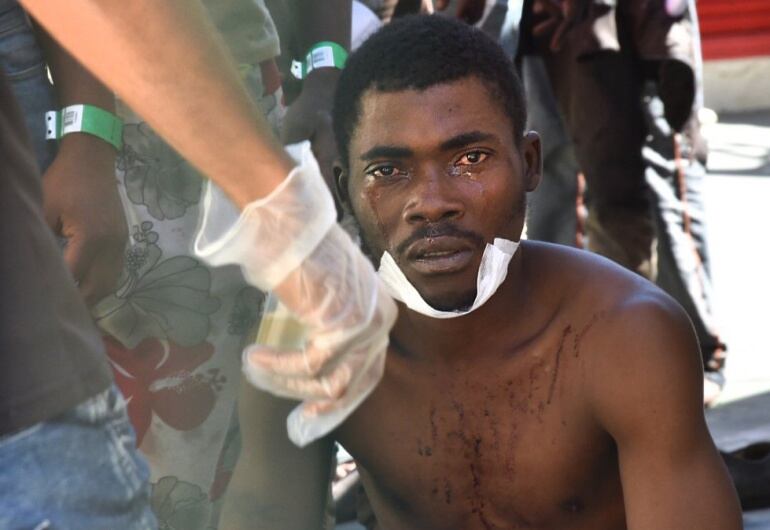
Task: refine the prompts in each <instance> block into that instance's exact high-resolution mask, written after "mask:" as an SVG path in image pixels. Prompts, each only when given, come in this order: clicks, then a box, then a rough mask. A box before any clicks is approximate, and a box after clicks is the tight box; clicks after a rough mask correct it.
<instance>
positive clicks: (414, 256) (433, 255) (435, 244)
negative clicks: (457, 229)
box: [405, 236, 475, 274]
mask: <svg viewBox="0 0 770 530" xmlns="http://www.w3.org/2000/svg"><path fill="white" fill-rule="evenodd" d="M474 249H475V245H474V244H473V242H471V241H469V240H467V239H465V238H460V237H455V236H439V237H430V238H425V239H419V240H417V241H415V242H414V243H412V244H411V245H409V247H408V248H407V249H406V253H405V257H406V259H407V261H408V263H409V265H410V266H411V267H412V268H413V269H415V270H416V271H417V272H419V273H422V274H448V273H454V272H459V271H461V270H462V269H464V268H465V267H467V266H468V264H470V262H471V261H472V260H473V254H474Z"/></svg>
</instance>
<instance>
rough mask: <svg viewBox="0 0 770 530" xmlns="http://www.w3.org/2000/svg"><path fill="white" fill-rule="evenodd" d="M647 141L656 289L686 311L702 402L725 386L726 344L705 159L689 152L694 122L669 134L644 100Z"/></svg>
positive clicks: (656, 105) (653, 104) (656, 109)
mask: <svg viewBox="0 0 770 530" xmlns="http://www.w3.org/2000/svg"><path fill="white" fill-rule="evenodd" d="M648 107H649V111H650V113H651V122H650V123H651V128H650V130H651V140H650V142H648V145H647V147H646V148H645V158H646V159H647V160H648V162H649V165H648V169H647V181H648V183H649V184H650V187H651V189H652V190H653V196H654V198H655V213H656V224H657V229H658V278H657V283H658V285H659V286H660V287H661V288H662V289H663V290H664V291H666V292H667V293H668V294H670V295H671V296H673V297H674V298H675V299H676V300H677V301H678V302H679V303H680V304H681V305H682V307H684V309H685V311H687V314H688V316H689V317H690V320H692V322H693V326H694V328H695V332H696V333H697V335H698V340H699V342H700V347H701V354H702V356H703V364H704V369H705V371H706V376H707V385H706V387H707V388H706V391H707V395H706V396H705V398H706V402H711V401H713V400H714V399H715V398H716V397H717V395H718V391H719V389H720V387H721V386H722V385H723V384H724V380H723V378H722V368H723V366H724V360H725V358H724V353H725V351H726V346H725V344H724V343H723V342H722V340H721V337H720V336H719V333H718V324H717V322H716V319H715V316H714V308H713V306H712V302H713V287H712V282H711V272H710V267H709V249H708V245H707V241H706V228H707V227H706V221H705V206H704V200H703V191H704V185H705V178H706V169H705V167H704V160H702V159H699V157H698V156H696V154H695V153H694V151H697V149H695V147H694V145H693V144H694V142H697V136H696V138H693V134H692V133H693V131H694V128H695V127H697V123H696V122H695V121H693V123H692V124H691V125H690V126H688V128H687V129H686V130H685V132H684V133H682V134H679V135H674V134H671V132H670V130H668V128H667V127H666V125H665V122H664V121H663V118H662V115H661V112H662V104H661V103H660V100H658V99H657V98H651V99H650V101H649V105H648Z"/></svg>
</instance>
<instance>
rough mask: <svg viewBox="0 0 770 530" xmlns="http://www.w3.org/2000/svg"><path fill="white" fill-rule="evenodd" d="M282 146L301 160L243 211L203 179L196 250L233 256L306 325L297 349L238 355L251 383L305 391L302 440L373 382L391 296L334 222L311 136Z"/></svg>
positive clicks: (294, 428) (292, 428)
mask: <svg viewBox="0 0 770 530" xmlns="http://www.w3.org/2000/svg"><path fill="white" fill-rule="evenodd" d="M287 150H288V151H289V152H290V154H292V155H293V156H294V157H295V158H299V160H300V165H299V166H298V167H296V168H294V170H292V172H291V173H290V174H289V176H288V177H287V178H286V180H285V181H284V182H283V183H282V184H281V185H280V186H279V187H278V188H277V189H276V190H275V191H273V193H271V194H270V195H269V196H268V197H266V198H264V199H261V200H259V201H256V202H254V203H252V204H250V205H248V206H247V207H246V208H245V209H244V211H243V213H242V214H240V216H238V215H237V212H236V211H234V206H233V205H232V203H230V202H229V201H228V200H227V199H226V198H225V197H224V195H223V194H222V192H221V191H220V190H219V189H218V188H217V187H216V186H214V185H213V184H211V183H209V186H208V188H207V192H206V196H205V197H204V216H203V223H202V226H201V229H200V231H199V233H198V236H197V237H196V241H195V252H196V253H197V254H198V256H200V257H201V258H202V259H204V260H205V261H207V262H208V263H210V264H211V265H215V266H219V265H225V264H238V265H240V266H241V270H242V271H243V274H244V276H245V278H246V280H247V281H248V282H249V283H251V284H252V285H254V286H256V287H258V288H260V289H262V290H265V291H267V290H271V291H273V292H274V293H276V294H277V295H278V297H279V298H280V300H281V301H282V302H283V303H284V305H285V306H286V307H287V308H289V309H290V310H291V311H292V312H293V313H294V314H295V315H296V316H297V317H298V318H299V320H300V321H301V322H303V323H304V324H305V325H306V326H307V327H308V328H309V339H308V342H307V345H306V347H305V348H304V349H303V350H302V351H296V352H275V351H272V350H269V349H266V348H261V347H259V348H252V349H249V350H248V351H247V354H246V355H245V365H244V372H245V373H246V375H247V377H248V378H249V380H250V381H251V382H252V383H253V384H255V385H256V386H257V387H259V388H261V389H263V390H267V391H269V392H271V393H274V394H277V395H280V396H283V397H289V398H294V399H300V400H305V402H304V403H303V404H302V405H301V406H300V408H299V409H298V410H296V411H295V412H294V413H292V414H293V416H291V417H290V419H289V437H290V438H291V439H292V441H294V442H295V443H296V444H298V445H305V444H307V443H309V442H311V441H313V440H314V439H317V438H319V437H321V436H323V435H325V434H326V433H328V432H329V431H331V430H332V429H334V428H335V427H337V426H338V425H339V424H340V423H341V422H342V421H343V420H344V419H345V418H346V417H347V416H348V415H349V414H350V413H351V412H352V411H353V410H354V409H355V407H356V406H357V405H358V404H359V403H360V402H361V401H363V399H364V398H365V397H366V396H367V395H368V394H369V393H370V392H371V391H372V390H373V389H374V387H375V386H376V384H377V382H378V381H379V379H380V377H381V375H382V369H383V366H384V359H385V351H386V348H387V344H388V333H389V331H390V328H391V327H392V325H393V323H394V321H395V318H396V306H395V303H394V302H393V300H392V299H391V298H390V297H389V296H388V295H387V294H386V292H385V290H384V288H383V287H382V285H381V284H380V280H379V278H378V277H377V275H376V273H375V271H374V267H373V266H372V264H371V262H370V261H369V260H368V259H366V258H365V257H364V255H363V254H362V253H361V251H360V250H359V249H358V247H357V246H356V245H355V244H354V243H353V241H352V240H351V239H350V237H349V236H348V235H347V234H346V233H345V232H344V231H343V230H342V229H341V228H340V227H339V226H338V225H337V224H336V223H335V221H334V219H335V216H336V213H335V209H334V203H333V201H332V198H331V194H330V193H329V190H328V189H327V187H326V185H325V184H324V182H323V179H322V177H321V175H320V170H319V169H318V164H317V163H316V162H315V159H314V158H313V155H312V153H311V151H310V144H309V143H308V142H303V143H302V144H296V145H293V146H287ZM234 219H235V220H234Z"/></svg>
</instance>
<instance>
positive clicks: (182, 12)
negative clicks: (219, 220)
mask: <svg viewBox="0 0 770 530" xmlns="http://www.w3.org/2000/svg"><path fill="white" fill-rule="evenodd" d="M21 3H22V4H23V5H24V7H25V8H26V9H27V10H28V11H29V12H30V13H31V14H32V16H33V17H35V18H36V19H37V20H38V21H39V22H40V23H41V24H42V25H43V26H44V27H46V29H47V30H48V31H49V32H50V33H51V34H52V35H53V36H54V37H55V38H56V39H57V40H58V41H59V42H60V43H61V44H63V45H64V46H65V47H66V48H68V49H69V50H70V52H72V54H73V55H75V56H76V57H77V58H78V59H80V60H81V61H82V62H83V64H85V65H86V66H87V67H88V68H89V69H91V71H92V72H93V73H94V74H95V75H96V76H97V77H99V78H100V79H101V80H102V81H103V82H105V83H106V84H107V85H108V86H110V87H112V88H113V89H114V90H115V92H117V93H118V95H120V97H121V98H123V99H124V100H125V101H126V103H127V104H128V105H129V106H130V107H131V108H133V109H134V110H135V111H136V112H137V113H139V114H140V115H141V116H142V117H143V118H144V119H145V120H147V122H148V123H149V124H150V125H151V126H152V127H153V128H154V129H155V130H156V131H158V132H159V133H160V134H161V135H162V136H163V137H164V138H165V139H166V140H167V141H168V142H169V143H170V144H171V145H172V146H174V147H175V148H176V149H177V150H178V151H179V152H180V153H182V154H183V155H184V156H185V158H187V159H188V160H189V161H190V162H192V163H193V164H194V165H195V166H197V167H198V168H199V169H200V170H201V171H202V172H203V173H205V174H206V175H208V176H209V177H211V178H212V179H213V180H215V181H216V182H217V183H218V184H219V185H220V186H221V187H222V189H223V190H224V191H225V192H226V193H227V194H228V195H229V196H230V197H231V198H232V199H233V200H234V201H235V203H236V204H238V206H240V207H243V206H244V205H246V204H248V203H249V202H251V201H253V200H255V199H257V198H260V197H263V196H265V195H267V194H268V193H270V191H272V190H273V189H274V188H275V187H276V185H278V184H279V183H280V182H281V181H282V180H283V178H284V177H285V176H286V175H287V174H288V172H289V171H290V170H291V168H292V167H293V165H294V164H293V162H292V161H291V159H290V158H289V157H288V156H287V155H286V154H285V152H284V151H283V149H282V148H281V147H280V144H279V143H278V141H277V140H276V139H275V138H273V136H272V134H271V133H270V132H269V128H268V126H267V124H266V123H265V120H264V118H263V117H262V116H261V115H260V113H259V111H258V110H257V109H256V107H255V106H254V105H253V104H252V103H251V102H250V100H249V98H248V96H247V94H246V91H245V89H244V88H243V85H242V84H241V82H240V79H239V78H238V74H237V72H236V70H235V68H234V66H233V64H232V60H231V59H230V57H229V55H228V54H227V53H226V52H225V51H224V48H223V45H222V44H221V42H220V39H219V38H218V37H217V36H216V33H215V30H214V29H213V28H212V27H211V25H210V24H209V23H208V21H207V20H206V18H205V12H204V11H203V8H202V6H201V5H200V3H199V2H191V1H190V0H164V1H163V2H157V1H155V0H132V1H131V2H114V1H111V0H68V1H67V2H60V1H59V0H21ZM73 14H76V15H73Z"/></svg>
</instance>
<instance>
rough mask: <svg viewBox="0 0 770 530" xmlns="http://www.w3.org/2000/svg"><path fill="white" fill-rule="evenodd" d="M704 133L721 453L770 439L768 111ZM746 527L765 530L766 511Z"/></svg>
mask: <svg viewBox="0 0 770 530" xmlns="http://www.w3.org/2000/svg"><path fill="white" fill-rule="evenodd" d="M768 100H769V101H768V103H770V98H768ZM704 133H705V134H706V136H707V138H708V139H709V143H710V148H711V150H710V158H709V172H710V174H709V177H708V180H707V185H706V200H707V203H706V206H707V208H708V211H707V218H708V222H709V240H710V241H709V242H710V245H711V247H710V248H711V256H712V272H713V280H714V289H715V307H716V310H717V312H718V316H719V318H720V321H721V324H722V327H723V331H722V335H723V336H724V339H725V342H727V344H728V353H729V357H728V361H727V367H726V370H725V372H726V377H727V385H726V386H725V391H724V393H723V394H722V396H721V398H720V400H719V402H718V404H717V406H716V407H715V408H714V409H713V410H710V411H708V412H707V419H708V421H709V427H710V428H711V432H712V434H713V436H714V439H715V441H716V442H717V445H718V446H719V447H720V449H723V450H725V451H732V450H735V449H738V448H740V447H744V446H746V445H748V444H750V443H752V442H756V441H762V440H765V441H766V440H770V341H768V340H767V338H766V334H765V332H766V331H768V329H770V311H768V306H767V304H768V301H769V300H770V278H769V277H768V266H769V264H770V246H768V243H770V238H768V237H767V234H766V231H767V230H770V110H765V111H758V112H750V113H742V114H730V115H722V116H721V117H720V120H719V122H718V123H716V124H714V125H709V126H707V127H706V128H705V130H704ZM767 487H768V489H770V481H769V482H768V486H767ZM744 522H745V525H746V530H760V529H761V530H768V529H770V510H759V511H754V512H747V513H746V514H745V516H744Z"/></svg>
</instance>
